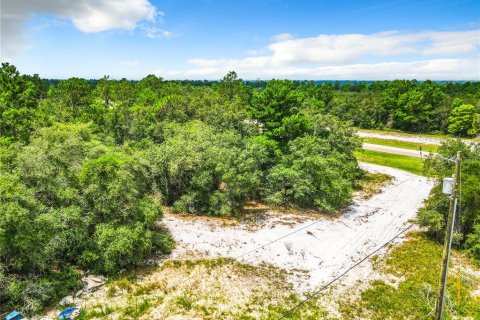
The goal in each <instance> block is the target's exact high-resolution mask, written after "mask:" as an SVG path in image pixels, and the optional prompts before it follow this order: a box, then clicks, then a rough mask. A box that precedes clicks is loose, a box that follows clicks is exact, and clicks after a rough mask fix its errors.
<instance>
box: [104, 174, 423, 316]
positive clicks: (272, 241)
mask: <svg viewBox="0 0 480 320" xmlns="http://www.w3.org/2000/svg"><path fill="white" fill-rule="evenodd" d="M415 178H418V176H416V175H413V176H412V177H410V178H408V179H405V180H402V181H400V182H399V183H397V184H395V185H393V186H391V187H388V188H386V189H382V192H385V191H387V190H391V189H393V188H396V187H398V186H400V185H402V184H403V183H406V182H408V181H410V180H413V179H415ZM321 221H324V220H315V221H313V222H312V223H309V224H308V225H305V226H303V227H301V228H298V229H295V230H294V231H291V232H289V233H287V234H285V235H283V236H281V237H279V238H276V239H274V240H271V241H269V242H267V243H264V244H262V245H260V246H258V247H255V248H254V249H251V250H248V251H246V252H244V253H241V254H239V255H237V256H234V257H233V259H234V260H237V259H240V258H243V257H244V256H247V255H249V254H251V253H253V252H255V251H258V250H260V249H263V248H264V247H267V246H269V245H271V244H273V243H276V242H278V241H280V240H282V239H285V238H287V237H289V236H291V235H293V234H295V233H297V232H300V231H302V230H305V229H307V228H309V227H311V226H313V225H315V224H317V223H320V222H321ZM412 225H413V224H412ZM410 228H411V226H410ZM189 279H190V278H186V279H185V280H184V281H181V282H180V283H178V284H177V285H175V287H179V286H181V285H183V284H185V283H187V281H188V280H189ZM129 307H130V306H125V307H123V308H120V309H118V310H115V311H114V313H117V312H119V311H122V310H124V309H127V308H129ZM109 315H110V314H107V315H105V316H102V317H100V319H103V318H105V317H107V316H109Z"/></svg>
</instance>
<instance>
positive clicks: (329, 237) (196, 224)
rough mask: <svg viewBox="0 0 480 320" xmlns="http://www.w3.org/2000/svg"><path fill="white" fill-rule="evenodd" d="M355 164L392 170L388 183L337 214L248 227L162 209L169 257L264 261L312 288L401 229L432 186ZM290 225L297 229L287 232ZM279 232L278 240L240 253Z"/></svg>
mask: <svg viewBox="0 0 480 320" xmlns="http://www.w3.org/2000/svg"><path fill="white" fill-rule="evenodd" d="M361 165H362V167H363V168H364V169H366V170H368V171H370V172H383V173H387V174H389V175H392V176H394V177H395V179H394V183H393V185H390V186H388V187H386V188H385V190H384V192H382V193H380V194H377V195H375V196H373V197H372V198H370V199H368V200H355V201H354V202H353V203H352V205H350V207H349V208H348V210H347V211H346V212H345V213H344V214H343V215H342V216H341V217H340V218H338V219H327V218H312V217H308V216H304V217H302V219H299V216H298V215H279V214H275V213H267V214H266V216H265V220H264V221H263V222H262V223H261V225H260V226H258V228H253V229H252V228H251V225H249V224H239V225H236V226H223V227H222V226H220V225H219V224H218V223H215V222H212V221H207V220H205V219H203V218H201V217H199V218H194V219H189V220H184V219H182V218H180V217H178V216H175V215H172V214H169V215H166V216H165V217H164V218H163V222H164V223H165V224H166V225H167V227H168V228H169V229H170V230H171V232H172V234H173V236H174V237H175V239H176V240H177V248H176V249H175V250H174V252H173V258H182V257H186V256H191V255H192V252H193V253H194V254H195V255H198V256H204V257H219V256H225V257H234V258H238V259H239V260H240V261H245V262H248V263H253V264H257V263H262V262H267V263H271V264H273V265H275V266H278V267H280V268H284V269H286V270H289V271H291V272H292V282H293V283H294V285H295V287H296V288H297V289H299V290H300V291H303V290H305V289H307V290H312V289H315V288H318V287H319V286H320V285H321V284H322V283H326V282H328V281H330V280H331V279H332V278H333V277H334V276H335V275H338V274H340V273H341V272H342V271H344V270H345V269H347V268H348V267H349V266H351V265H352V264H353V263H354V262H356V261H359V260H361V259H362V258H363V257H364V256H365V255H366V254H368V253H370V252H371V251H373V250H374V249H375V248H377V247H379V246H381V245H382V244H383V243H385V242H386V241H388V240H390V239H391V238H392V237H394V236H395V234H397V233H398V232H399V231H400V230H402V229H403V228H404V227H405V225H406V223H407V221H408V220H409V219H411V218H414V217H415V216H416V212H417V210H418V209H419V208H420V207H421V205H422V202H423V200H424V199H425V198H426V197H427V196H428V194H429V192H430V190H431V188H432V186H433V182H432V181H429V180H427V179H426V178H424V177H420V176H415V175H413V174H410V173H407V172H405V171H401V170H396V169H392V168H388V167H383V166H378V165H373V164H363V163H362V164H361ZM312 224H313V225H312ZM296 230H300V231H298V232H294V233H293V234H291V235H288V234H290V233H292V232H293V231H296ZM285 235H288V236H287V237H285V238H284V239H282V240H280V241H277V242H275V243H273V244H270V245H268V246H265V247H264V248H262V249H259V250H257V251H254V252H251V253H249V254H247V255H244V256H242V257H240V256H241V255H243V254H244V253H246V252H249V251H251V250H252V249H255V248H257V247H258V246H261V245H263V244H265V243H268V242H271V241H272V240H275V239H278V238H280V237H282V236H285ZM362 268H363V269H362ZM368 270H369V264H368V263H364V264H362V265H361V267H359V268H358V269H355V272H352V274H353V277H352V276H350V277H349V278H348V279H350V280H348V281H354V280H358V279H362V277H363V276H362V274H365V272H368Z"/></svg>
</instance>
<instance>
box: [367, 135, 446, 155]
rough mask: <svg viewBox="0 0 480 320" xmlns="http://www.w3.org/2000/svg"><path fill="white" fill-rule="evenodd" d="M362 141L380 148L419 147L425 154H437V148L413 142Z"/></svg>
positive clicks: (413, 148) (390, 140)
mask: <svg viewBox="0 0 480 320" xmlns="http://www.w3.org/2000/svg"><path fill="white" fill-rule="evenodd" d="M362 140H363V142H365V143H372V144H379V145H382V146H388V147H395V148H403V149H411V150H419V147H420V146H421V147H422V150H423V151H426V152H437V150H438V147H439V146H437V145H434V144H424V143H415V142H409V141H400V140H393V139H380V138H363V139H362Z"/></svg>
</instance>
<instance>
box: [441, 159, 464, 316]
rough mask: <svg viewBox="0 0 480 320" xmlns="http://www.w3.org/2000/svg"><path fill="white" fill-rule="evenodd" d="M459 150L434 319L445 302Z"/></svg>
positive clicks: (458, 170)
mask: <svg viewBox="0 0 480 320" xmlns="http://www.w3.org/2000/svg"><path fill="white" fill-rule="evenodd" d="M460 156H461V152H460V151H458V152H457V159H455V174H454V176H453V183H452V198H451V200H450V207H449V210H448V218H447V228H446V230H445V244H444V246H443V268H442V274H441V277H440V290H439V293H438V299H437V306H436V308H435V320H442V313H443V305H444V304H445V290H446V287H447V273H448V260H449V259H450V248H451V247H452V237H453V227H454V225H455V212H456V211H457V199H458V194H457V182H458V178H459V175H460V161H461V158H460Z"/></svg>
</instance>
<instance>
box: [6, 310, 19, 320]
mask: <svg viewBox="0 0 480 320" xmlns="http://www.w3.org/2000/svg"><path fill="white" fill-rule="evenodd" d="M20 319H23V316H22V314H21V313H20V312H18V311H13V312H10V313H9V314H8V315H7V317H6V318H5V320H20Z"/></svg>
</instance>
